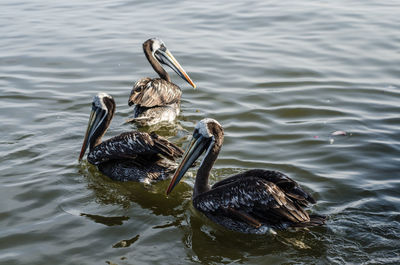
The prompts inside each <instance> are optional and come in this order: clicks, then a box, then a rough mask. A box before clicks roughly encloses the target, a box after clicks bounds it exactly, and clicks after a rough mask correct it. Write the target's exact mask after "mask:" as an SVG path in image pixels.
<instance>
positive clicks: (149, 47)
mask: <svg viewBox="0 0 400 265" xmlns="http://www.w3.org/2000/svg"><path fill="white" fill-rule="evenodd" d="M143 51H144V54H145V55H146V57H147V60H148V61H149V62H150V64H151V66H152V67H153V69H154V71H156V72H157V74H158V75H159V76H160V78H150V77H145V78H142V79H139V80H138V81H137V82H136V83H135V85H134V86H133V89H132V91H131V94H130V96H129V100H128V104H129V106H132V105H133V104H134V105H135V108H134V118H133V119H130V120H128V121H129V122H136V123H138V124H140V125H154V124H156V123H158V122H162V121H165V122H171V121H173V120H175V118H176V116H177V115H179V111H180V102H181V95H182V91H181V89H180V88H179V86H177V85H175V84H174V83H172V82H171V78H170V77H169V75H168V73H167V72H166V71H165V70H164V68H163V67H162V66H161V64H165V65H168V66H169V67H171V68H172V69H173V70H174V71H175V72H176V73H177V74H178V75H179V76H180V77H182V78H183V79H184V80H186V81H187V82H188V83H189V84H190V85H192V86H193V87H194V88H196V85H195V84H194V83H193V81H192V80H191V79H190V77H189V76H188V75H187V74H186V72H185V70H183V68H182V66H181V65H180V64H179V63H178V61H177V60H176V59H175V57H174V56H173V55H172V54H171V52H170V51H169V50H168V49H167V47H165V44H164V43H163V42H162V40H160V39H157V38H153V39H149V40H147V41H145V42H144V43H143Z"/></svg>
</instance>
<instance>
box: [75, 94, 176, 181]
mask: <svg viewBox="0 0 400 265" xmlns="http://www.w3.org/2000/svg"><path fill="white" fill-rule="evenodd" d="M114 110H115V102H114V99H113V98H112V97H111V96H109V95H107V94H105V93H99V94H98V95H97V96H96V97H95V98H94V100H93V109H92V114H91V118H90V120H89V125H88V129H87V132H86V136H85V140H84V142H83V146H82V151H81V154H80V157H79V159H81V158H82V157H83V155H84V153H85V150H86V148H87V147H88V146H90V147H89V154H88V162H89V163H91V164H93V165H96V166H98V168H99V170H100V171H101V172H102V173H104V174H105V175H107V176H109V177H110V178H112V179H114V180H119V181H141V182H151V181H153V180H161V179H165V178H166V177H168V176H169V175H170V174H171V173H172V171H173V170H174V169H176V166H177V165H176V163H175V162H174V161H175V159H176V158H178V157H181V156H182V154H183V151H182V149H181V148H179V147H178V146H176V145H174V144H173V143H171V142H169V141H168V140H166V139H164V138H162V137H160V136H158V135H157V134H155V133H151V134H148V133H144V132H136V131H132V132H126V133H122V134H120V135H118V136H115V137H112V138H110V139H108V140H106V141H104V142H102V141H101V138H102V136H103V135H104V133H105V132H106V130H107V128H108V126H109V124H110V122H111V119H112V117H113V115H114Z"/></svg>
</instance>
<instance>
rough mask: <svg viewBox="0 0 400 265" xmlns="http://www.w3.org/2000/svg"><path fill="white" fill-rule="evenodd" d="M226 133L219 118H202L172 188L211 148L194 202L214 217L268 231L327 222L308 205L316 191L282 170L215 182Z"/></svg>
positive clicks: (226, 223) (235, 227)
mask: <svg viewBox="0 0 400 265" xmlns="http://www.w3.org/2000/svg"><path fill="white" fill-rule="evenodd" d="M223 139H224V131H223V129H222V127H221V125H220V124H219V123H218V122H217V121H216V120H213V119H203V120H202V121H200V122H199V123H198V124H197V125H196V127H195V130H194V132H193V139H192V141H191V143H190V144H189V147H188V150H187V153H186V154H185V156H184V158H183V160H182V162H181V164H180V165H179V167H178V169H177V170H176V172H175V174H174V176H173V178H172V180H171V183H170V185H169V187H168V189H167V194H169V193H170V192H171V191H172V189H173V188H174V187H175V185H176V184H177V183H178V182H179V181H180V180H181V179H182V177H183V176H184V175H185V172H186V171H187V170H188V168H189V167H190V166H191V165H192V164H193V163H194V162H195V161H196V160H197V159H198V158H199V157H200V156H201V154H202V153H204V152H205V157H204V159H203V161H202V163H201V164H200V167H199V169H198V171H197V175H196V180H195V185H194V190H193V206H194V207H195V208H196V209H197V210H199V211H200V212H202V213H203V214H205V215H206V216H207V217H208V218H209V219H211V220H212V221H214V222H216V223H218V224H220V225H222V226H224V227H226V228H228V229H230V230H234V231H239V232H243V233H252V234H265V233H267V232H269V231H271V229H273V228H276V229H285V228H288V227H306V226H318V225H323V224H324V223H325V217H324V216H319V215H309V214H308V213H307V212H306V211H305V210H304V209H303V206H307V205H308V204H309V203H315V200H314V199H313V198H312V197H311V195H310V194H308V193H307V192H306V191H304V190H303V189H302V188H301V187H300V186H299V185H298V184H297V183H296V182H295V181H294V180H292V179H291V178H289V177H288V176H286V175H284V174H283V173H280V172H278V171H269V170H262V169H253V170H248V171H246V172H243V173H239V174H236V175H233V176H231V177H228V178H226V179H224V180H222V181H219V182H217V183H215V184H214V185H213V186H212V187H211V188H210V186H209V185H208V178H209V175H210V171H211V168H212V167H213V165H214V162H215V161H216V159H217V157H218V154H219V151H220V149H221V146H222V142H223Z"/></svg>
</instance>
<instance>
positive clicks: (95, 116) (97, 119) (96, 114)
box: [79, 107, 106, 161]
mask: <svg viewBox="0 0 400 265" xmlns="http://www.w3.org/2000/svg"><path fill="white" fill-rule="evenodd" d="M105 116H106V111H104V110H102V109H100V108H95V107H93V108H92V111H91V113H90V118H89V123H88V126H87V129H86V133H85V138H84V139H83V143H82V149H81V153H80V154H79V161H80V160H82V157H83V155H84V154H85V152H86V149H87V148H88V146H89V143H90V138H91V137H92V136H93V133H94V132H95V131H96V130H97V128H98V127H99V125H100V124H101V123H102V122H103V120H104V118H105Z"/></svg>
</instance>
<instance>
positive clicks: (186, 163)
mask: <svg viewBox="0 0 400 265" xmlns="http://www.w3.org/2000/svg"><path fill="white" fill-rule="evenodd" d="M209 144H210V138H205V137H203V136H199V137H198V138H195V137H193V139H192V140H191V142H190V144H189V147H188V149H187V151H186V154H185V156H184V158H183V160H182V162H181V164H180V165H179V167H178V169H177V170H176V171H175V174H174V176H173V177H172V180H171V183H170V184H169V186H168V189H167V195H168V194H169V193H170V192H171V191H172V190H173V189H174V188H175V186H176V185H177V184H178V183H179V181H181V179H182V177H183V176H184V175H185V173H186V171H188V169H189V168H190V167H191V166H192V165H193V163H194V162H195V161H196V160H197V159H198V158H199V157H200V156H201V154H202V153H203V152H204V151H205V150H206V149H207V147H208V146H209Z"/></svg>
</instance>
